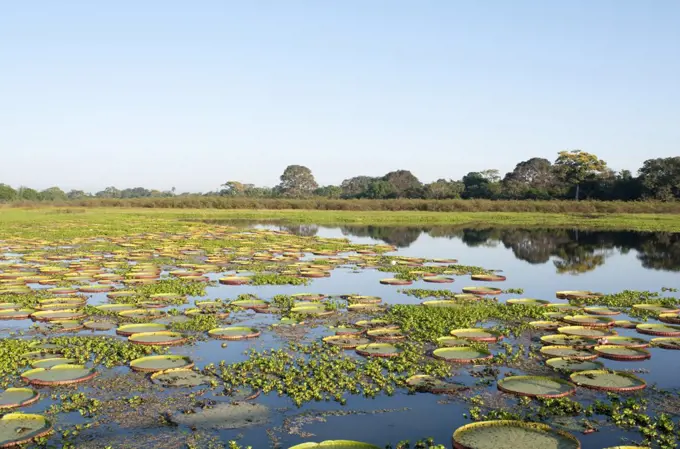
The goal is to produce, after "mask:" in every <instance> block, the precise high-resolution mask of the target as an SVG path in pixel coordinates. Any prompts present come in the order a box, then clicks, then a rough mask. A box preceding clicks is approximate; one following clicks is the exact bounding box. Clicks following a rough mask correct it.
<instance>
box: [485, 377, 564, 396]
mask: <svg viewBox="0 0 680 449" xmlns="http://www.w3.org/2000/svg"><path fill="white" fill-rule="evenodd" d="M512 380H526V381H532V380H539V381H550V382H555V383H557V384H560V385H562V386H565V387H569V389H568V390H567V391H563V392H560V393H527V392H520V391H517V390H513V389H511V388H509V387H506V386H505V385H504V384H505V383H507V382H510V381H512ZM496 386H497V387H498V389H499V390H500V391H502V392H503V393H508V394H514V395H516V396H527V397H530V398H563V397H566V396H570V395H572V394H574V393H576V386H575V385H574V384H572V383H571V382H567V381H566V380H562V379H560V378H559V377H549V376H508V377H505V378H503V379H500V380H499V381H498V382H497V384H496Z"/></svg>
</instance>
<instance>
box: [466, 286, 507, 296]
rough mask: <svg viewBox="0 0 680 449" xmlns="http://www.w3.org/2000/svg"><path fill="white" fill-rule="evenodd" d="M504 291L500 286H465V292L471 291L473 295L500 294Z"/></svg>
mask: <svg viewBox="0 0 680 449" xmlns="http://www.w3.org/2000/svg"><path fill="white" fill-rule="evenodd" d="M502 292H503V291H502V290H501V289H500V288H494V287H482V286H479V287H477V286H475V287H463V293H470V294H473V295H500V294H501V293H502Z"/></svg>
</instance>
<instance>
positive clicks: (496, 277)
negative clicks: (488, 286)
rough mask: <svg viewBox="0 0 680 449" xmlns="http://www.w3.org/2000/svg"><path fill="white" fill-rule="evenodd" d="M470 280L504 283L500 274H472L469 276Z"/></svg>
mask: <svg viewBox="0 0 680 449" xmlns="http://www.w3.org/2000/svg"><path fill="white" fill-rule="evenodd" d="M470 279H472V280H473V281H485V282H500V281H504V280H505V279H506V278H505V276H501V275H500V274H473V275H472V276H470Z"/></svg>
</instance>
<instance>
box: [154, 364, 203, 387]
mask: <svg viewBox="0 0 680 449" xmlns="http://www.w3.org/2000/svg"><path fill="white" fill-rule="evenodd" d="M151 380H152V381H153V383H155V384H158V385H163V386H164V387H197V386H199V385H207V384H209V383H210V377H209V376H204V375H203V374H201V373H198V372H196V371H194V370H192V369H188V368H173V369H167V370H164V371H157V372H155V373H153V374H152V375H151Z"/></svg>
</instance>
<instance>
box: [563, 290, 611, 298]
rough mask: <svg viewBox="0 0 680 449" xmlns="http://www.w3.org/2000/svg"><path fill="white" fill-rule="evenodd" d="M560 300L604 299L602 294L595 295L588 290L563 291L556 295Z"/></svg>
mask: <svg viewBox="0 0 680 449" xmlns="http://www.w3.org/2000/svg"><path fill="white" fill-rule="evenodd" d="M555 296H557V297H558V298H559V299H573V300H579V299H596V298H600V297H602V293H595V292H591V291H588V290H563V291H559V292H557V293H556V294H555Z"/></svg>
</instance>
